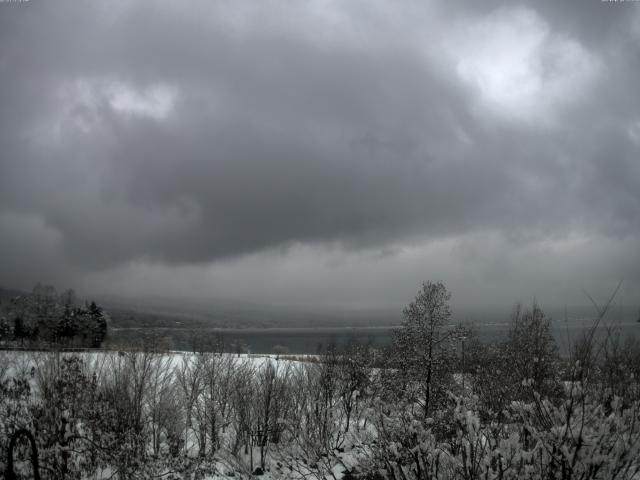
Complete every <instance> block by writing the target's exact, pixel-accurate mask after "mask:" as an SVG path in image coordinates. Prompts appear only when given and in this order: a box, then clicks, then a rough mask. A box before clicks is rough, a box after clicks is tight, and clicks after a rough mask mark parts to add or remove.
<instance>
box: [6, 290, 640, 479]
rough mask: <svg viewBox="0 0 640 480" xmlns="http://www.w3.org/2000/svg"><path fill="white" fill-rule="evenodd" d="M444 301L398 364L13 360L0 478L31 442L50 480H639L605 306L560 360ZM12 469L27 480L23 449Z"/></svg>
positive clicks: (430, 307)
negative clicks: (16, 438) (480, 326)
mask: <svg viewBox="0 0 640 480" xmlns="http://www.w3.org/2000/svg"><path fill="white" fill-rule="evenodd" d="M449 299H450V294H449V293H448V291H447V289H446V288H445V287H444V285H442V284H441V283H426V284H424V285H423V287H422V288H421V290H420V291H419V292H418V294H417V296H416V298H415V300H414V301H413V302H412V303H411V304H410V305H409V306H407V308H406V309H405V310H404V312H403V318H404V321H403V324H402V326H401V327H400V328H398V329H397V330H396V331H395V333H394V339H393V342H392V344H391V345H390V346H389V347H387V348H376V347H374V346H372V345H366V344H364V345H363V344H358V343H354V342H352V343H350V344H348V345H346V346H345V347H343V348H341V349H335V348H330V349H327V350H325V351H324V352H323V353H322V355H318V356H312V357H305V358H296V359H294V358H293V357H292V356H290V355H287V352H286V351H285V350H282V351H280V352H279V355H277V356H272V357H262V358H257V357H249V356H247V355H244V354H242V353H241V352H242V350H243V349H242V345H234V346H229V345H227V346H224V344H223V342H222V339H221V338H214V339H213V340H212V338H211V337H206V336H202V335H198V334H197V333H194V334H193V337H192V348H193V351H192V352H188V353H187V352H185V353H172V354H170V353H167V352H165V351H163V350H164V349H166V347H167V346H166V344H164V343H163V339H162V337H161V336H158V335H152V334H149V335H148V336H147V338H146V339H145V340H144V342H143V343H142V344H141V345H140V348H138V349H128V350H126V351H125V350H123V351H120V352H110V353H108V352H107V353H105V352H99V353H86V354H81V355H78V354H69V353H59V352H46V353H43V352H34V353H31V354H28V353H23V352H20V353H14V352H6V353H5V354H4V355H3V356H2V357H1V360H0V362H1V363H0V374H1V376H0V378H1V379H2V380H1V382H0V395H2V402H1V403H0V405H1V406H0V432H2V433H1V434H0V452H2V453H0V468H5V466H6V447H7V444H8V438H9V436H10V434H11V432H14V431H16V430H17V429H20V428H24V429H27V430H28V431H31V432H34V437H35V439H36V443H37V445H38V451H39V454H40V465H41V470H42V471H41V474H42V477H43V478H52V479H53V478H56V479H57V478H78V479H79V478H101V477H104V478H120V479H132V478H158V477H161V478H204V477H205V476H206V475H217V476H226V477H232V476H233V477H243V478H244V477H249V476H252V475H261V474H268V475H270V476H271V477H273V478H318V479H325V478H334V479H338V478H349V479H353V478H361V479H371V480H374V479H389V480H414V479H415V480H418V479H437V478H442V479H464V480H466V479H517V478H531V479H556V478H557V479H567V480H568V479H573V478H580V479H612V478H622V479H631V478H634V476H635V475H637V474H638V471H639V468H640V463H638V456H639V454H640V424H639V414H640V405H639V400H638V399H639V398H640V380H639V379H640V344H639V342H638V341H636V340H635V339H633V338H626V339H624V340H623V339H622V338H621V337H620V336H619V335H617V334H616V332H615V330H613V329H611V328H608V326H607V325H608V324H607V321H606V313H607V309H608V307H609V305H605V306H603V307H602V308H599V310H598V317H597V320H596V321H595V323H594V326H593V329H592V330H591V331H588V332H587V333H586V334H585V335H584V336H583V337H582V338H580V339H579V340H578V341H576V342H575V345H574V347H573V349H572V352H571V355H570V358H569V359H566V358H561V357H560V356H559V355H558V348H557V345H556V341H555V339H554V337H553V336H552V335H551V330H550V319H549V318H548V317H547V316H546V315H545V314H544V312H543V310H542V308H541V307H540V306H539V305H536V304H533V305H531V306H530V307H529V308H521V307H518V308H516V309H515V310H514V313H513V315H512V321H511V326H510V328H509V331H508V334H507V336H506V337H505V338H504V339H501V340H500V341H498V342H493V343H487V342H483V341H481V340H480V339H479V337H478V336H477V335H476V334H475V333H474V332H473V330H472V329H469V328H468V327H466V326H463V325H452V324H451V312H450V309H449ZM597 331H604V332H606V334H605V335H596V332H597ZM230 350H231V351H232V353H230ZM224 352H226V353H224ZM294 360H305V361H294ZM17 454H18V455H17V457H18V459H19V461H18V463H17V466H18V467H19V468H21V469H22V472H23V473H25V474H27V475H28V474H29V468H30V467H29V464H28V462H27V461H26V460H27V459H28V455H29V449H28V446H27V444H26V443H25V444H20V445H19V446H18V448H17ZM20 459H22V460H21V461H20Z"/></svg>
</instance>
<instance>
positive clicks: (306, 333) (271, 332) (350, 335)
mask: <svg viewBox="0 0 640 480" xmlns="http://www.w3.org/2000/svg"><path fill="white" fill-rule="evenodd" d="M590 326H591V322H590V321H585V322H574V323H571V324H569V325H560V324H554V325H553V326H552V332H553V335H554V337H555V338H556V342H557V344H558V349H559V350H560V352H561V353H563V354H566V353H568V352H569V351H570V345H573V342H574V341H575V340H576V339H577V338H579V337H581V336H583V335H584V334H585V333H586V332H587V331H588V330H589V328H590ZM395 328H398V327H396V326H387V327H330V328H247V329H228V328H227V329H206V330H199V331H198V337H199V338H198V339H199V340H201V339H202V337H210V338H211V339H214V338H215V337H216V336H218V335H219V336H221V337H222V339H223V340H224V343H225V345H226V349H228V350H232V351H233V349H234V348H236V347H235V345H237V344H243V345H245V346H246V347H247V348H248V349H249V351H250V352H251V353H274V350H286V351H288V352H289V353H301V354H315V353H321V352H322V351H324V350H325V349H326V347H327V346H330V345H335V346H337V347H341V346H344V345H346V344H348V343H349V342H358V343H364V344H370V345H375V346H383V345H386V344H389V343H390V342H391V340H392V335H393V330H394V329H395ZM475 330H476V331H477V334H478V336H479V337H480V339H481V340H483V341H485V342H494V341H499V340H501V339H504V338H505V337H506V335H507V331H508V325H505V324H492V325H481V326H480V325H476V326H475ZM159 331H160V332H161V334H162V335H166V336H168V337H170V338H171V342H172V345H171V347H172V348H174V349H180V350H183V349H184V350H188V349H190V347H191V345H192V342H193V332H192V331H190V330H187V329H159ZM614 331H615V332H617V333H618V334H619V335H620V336H621V337H622V338H626V337H629V336H636V337H640V323H635V322H634V323H620V324H617V325H616V326H615V329H614ZM136 332H137V333H138V334H140V333H143V332H144V330H143V329H136V328H123V329H112V330H111V332H110V335H109V336H110V338H111V340H112V341H114V342H118V341H120V342H122V343H126V340H130V339H131V338H132V337H135V336H137V335H136ZM606 334H607V330H606V329H605V328H599V329H598V331H597V335H598V336H599V337H600V338H603V337H604V336H605V335H606Z"/></svg>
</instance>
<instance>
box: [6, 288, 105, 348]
mask: <svg viewBox="0 0 640 480" xmlns="http://www.w3.org/2000/svg"><path fill="white" fill-rule="evenodd" d="M107 328H108V326H107V317H106V314H105V313H104V312H103V311H102V308H101V307H99V306H98V305H97V304H96V303H95V302H90V303H84V304H81V303H79V302H78V299H77V297H76V294H75V292H74V291H73V290H72V289H68V290H65V291H63V292H62V293H58V292H57V291H56V289H55V288H54V287H53V286H51V285H41V284H37V285H36V286H35V287H34V288H33V290H32V292H31V293H30V294H23V295H17V296H13V297H11V298H9V299H5V300H3V301H1V302H0V343H2V344H5V345H7V344H8V345H16V344H19V345H20V346H25V345H26V346H32V347H45V346H51V345H65V346H75V347H90V348H97V347H100V346H101V345H102V343H103V342H104V340H105V338H106V336H107Z"/></svg>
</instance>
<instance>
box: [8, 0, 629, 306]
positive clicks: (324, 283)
mask: <svg viewBox="0 0 640 480" xmlns="http://www.w3.org/2000/svg"><path fill="white" fill-rule="evenodd" d="M639 77H640V5H636V4H634V3H633V2H627V3H623V4H617V3H608V2H599V1H594V2H586V3H585V2H562V3H560V4H559V3H558V2H551V1H549V2H531V3H527V2H520V3H517V4H514V3H511V2H491V1H489V2H481V5H480V3H479V2H468V3H466V2H456V5H455V6H450V5H445V4H443V3H440V2H433V3H430V2H404V3H400V4H394V3H390V2H374V3H372V2H346V3H345V2H338V1H326V2H287V1H271V2H235V1H234V2H215V4H214V3H212V2H206V1H203V2H196V3H192V4H190V5H189V6H188V7H187V6H186V5H183V4H181V3H176V2H164V1H158V2H153V3H139V2H124V1H118V2H72V1H69V2H64V1H63V2H39V1H35V0H34V1H31V2H24V3H4V4H0V79H1V84H0V86H1V88H0V126H1V129H0V147H1V152H0V231H1V232H2V235H1V236H0V283H2V284H4V285H7V286H22V287H28V286H29V285H31V284H33V283H35V282H36V281H38V280H44V281H50V282H54V283H58V284H70V285H75V286H76V287H77V288H78V289H79V290H81V291H82V290H83V289H84V290H90V291H94V292H95V291H109V292H112V293H134V294H136V293H144V294H146V293H154V294H168V293H172V292H173V293H175V292H177V293H179V294H195V295H209V294H212V293H215V294H216V295H220V296H224V297H237V298H241V297H243V296H245V295H246V296H251V297H253V298H255V299H257V300H259V301H265V302H277V303H289V302H293V303H302V304H308V305H326V304H332V303H335V304H341V305H342V304H344V305H360V306H366V305H369V304H371V305H375V306H391V307H394V306H395V305H396V304H397V303H399V302H400V303H401V302H403V301H405V300H406V299H407V297H408V298H410V297H411V295H412V294H413V292H414V291H415V290H416V289H417V282H420V281H421V280H427V279H434V280H437V279H444V280H448V281H449V282H450V283H451V284H452V285H453V287H452V290H454V294H458V295H459V296H460V297H464V298H463V300H461V301H462V302H463V303H466V304H471V303H473V302H475V301H476V299H477V297H479V298H482V299H483V303H485V304H490V303H492V302H512V301H515V300H517V299H518V298H513V297H514V296H518V295H520V296H521V297H520V298H525V299H526V298H529V297H530V296H533V295H538V296H543V297H545V298H549V299H550V301H553V302H563V301H566V302H569V303H571V302H575V301H576V299H577V297H575V295H576V292H577V293H578V294H580V291H581V288H583V287H588V288H591V289H592V290H593V291H595V294H599V293H601V294H602V295H603V296H604V295H606V292H607V291H609V289H611V286H612V285H615V284H616V283H617V281H618V279H624V282H625V283H624V285H625V290H624V292H625V298H624V300H625V301H627V302H637V301H640V266H639V265H640V247H639V246H638V244H639V243H640V242H637V238H640V235H639V234H640V95H638V94H637V79H638V78H639ZM372 276H375V279H373V278H372ZM572 295H574V297H571V296H572ZM580 295H581V294H580ZM464 299H466V300H464Z"/></svg>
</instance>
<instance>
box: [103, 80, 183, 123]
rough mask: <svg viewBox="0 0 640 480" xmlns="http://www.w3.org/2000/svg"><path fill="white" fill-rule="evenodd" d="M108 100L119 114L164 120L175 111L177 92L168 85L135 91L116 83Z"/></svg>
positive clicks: (110, 90) (110, 91)
mask: <svg viewBox="0 0 640 480" xmlns="http://www.w3.org/2000/svg"><path fill="white" fill-rule="evenodd" d="M108 98H109V105H110V106H111V108H113V109H114V110H115V111H117V112H121V113H125V114H130V115H138V116H142V117H150V118H153V119H155V120H163V119H165V118H166V117H167V115H168V114H169V113H170V112H171V110H172V109H173V106H174V103H175V100H176V91H175V89H173V88H171V87H169V86H167V85H153V86H151V87H148V88H145V89H141V90H135V89H133V88H131V87H129V86H128V85H126V84H124V83H114V84H112V85H111V86H110V88H109V92H108Z"/></svg>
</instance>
